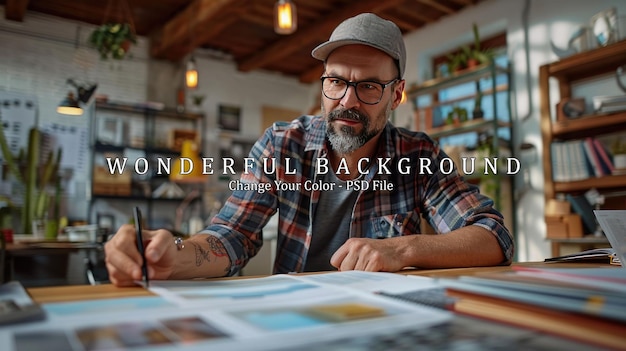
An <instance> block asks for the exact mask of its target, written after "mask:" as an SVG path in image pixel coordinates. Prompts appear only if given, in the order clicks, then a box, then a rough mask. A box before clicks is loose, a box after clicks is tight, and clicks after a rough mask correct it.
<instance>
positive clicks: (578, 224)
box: [545, 213, 583, 239]
mask: <svg viewBox="0 0 626 351" xmlns="http://www.w3.org/2000/svg"><path fill="white" fill-rule="evenodd" d="M545 220H546V232H547V238H548V239H566V238H582V237H583V224H582V220H581V217H580V216H579V215H577V214H575V213H568V214H564V215H546V217H545Z"/></svg>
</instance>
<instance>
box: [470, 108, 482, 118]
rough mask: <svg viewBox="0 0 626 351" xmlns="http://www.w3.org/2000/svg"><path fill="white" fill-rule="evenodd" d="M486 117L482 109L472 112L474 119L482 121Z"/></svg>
mask: <svg viewBox="0 0 626 351" xmlns="http://www.w3.org/2000/svg"><path fill="white" fill-rule="evenodd" d="M483 117H485V112H484V111H483V110H481V109H475V110H474V111H472V118H473V119H481V118H483Z"/></svg>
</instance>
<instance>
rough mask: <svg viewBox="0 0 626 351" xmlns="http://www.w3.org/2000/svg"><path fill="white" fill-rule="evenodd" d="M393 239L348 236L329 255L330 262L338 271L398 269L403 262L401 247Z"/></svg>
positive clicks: (394, 270) (386, 270)
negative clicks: (335, 250)
mask: <svg viewBox="0 0 626 351" xmlns="http://www.w3.org/2000/svg"><path fill="white" fill-rule="evenodd" d="M394 239H395V238H389V239H369V238H350V239H348V240H347V241H346V242H345V244H343V245H342V246H341V247H340V248H339V249H338V250H337V252H335V254H334V255H333V257H331V259H330V264H332V265H333V266H334V267H336V268H337V269H339V270H340V271H349V270H360V271H370V272H381V271H383V272H396V271H399V270H401V269H402V268H404V264H403V262H402V261H401V259H400V251H401V248H400V247H399V246H398V245H399V243H398V242H397V240H394Z"/></svg>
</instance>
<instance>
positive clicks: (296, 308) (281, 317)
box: [225, 296, 426, 332]
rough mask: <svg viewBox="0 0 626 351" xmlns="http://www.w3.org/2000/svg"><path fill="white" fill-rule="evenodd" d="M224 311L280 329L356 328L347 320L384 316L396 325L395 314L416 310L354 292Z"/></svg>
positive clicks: (265, 327) (372, 319)
mask: <svg viewBox="0 0 626 351" xmlns="http://www.w3.org/2000/svg"><path fill="white" fill-rule="evenodd" d="M225 312H226V313H228V314H230V315H231V316H233V317H235V318H237V319H240V320H241V321H244V322H246V323H248V324H250V325H252V326H254V327H256V328H259V329H261V330H264V331H273V332H274V331H276V332H279V331H288V330H295V329H305V328H317V327H326V328H327V327H333V328H335V327H338V326H339V325H345V327H347V328H356V327H355V326H354V325H351V326H348V325H347V324H352V322H372V323H376V324H379V323H382V319H385V322H384V323H385V324H389V325H393V324H394V323H395V321H394V317H404V316H409V315H411V314H412V313H414V312H415V311H414V310H413V309H412V308H410V307H407V306H406V305H398V304H396V303H395V301H393V302H392V301H386V300H384V299H372V298H368V297H365V296H363V297H361V296H353V297H351V298H346V297H343V298H335V299H328V300H326V301H321V302H317V303H307V304H298V303H294V304H291V305H290V306H285V304H280V305H278V304H276V305H274V306H264V307H260V308H254V309H250V308H247V309H240V308H237V309H232V310H230V311H225ZM413 316H414V315H413ZM422 317H426V316H425V315H424V316H422Z"/></svg>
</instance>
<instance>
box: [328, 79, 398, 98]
mask: <svg viewBox="0 0 626 351" xmlns="http://www.w3.org/2000/svg"><path fill="white" fill-rule="evenodd" d="M320 79H321V80H322V93H324V96H326V97H327V98H329V99H331V100H341V99H342V98H343V97H344V96H345V95H346V91H348V87H351V86H352V87H354V91H355V92H356V97H357V99H359V101H361V102H362V103H364V104H367V105H376V104H377V103H379V102H380V100H381V99H382V98H383V93H384V92H385V88H386V87H387V86H388V85H390V84H393V83H395V82H396V81H398V78H396V79H394V80H392V81H389V82H387V83H381V82H376V81H373V80H362V81H360V82H350V81H347V80H345V79H343V78H338V77H322V78H320Z"/></svg>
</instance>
